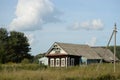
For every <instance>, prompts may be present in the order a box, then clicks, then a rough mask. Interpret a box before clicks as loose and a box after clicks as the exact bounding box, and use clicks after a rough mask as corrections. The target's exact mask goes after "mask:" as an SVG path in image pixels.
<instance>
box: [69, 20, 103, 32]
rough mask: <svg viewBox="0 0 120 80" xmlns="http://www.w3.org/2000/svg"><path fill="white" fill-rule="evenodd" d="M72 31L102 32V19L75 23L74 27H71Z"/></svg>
mask: <svg viewBox="0 0 120 80" xmlns="http://www.w3.org/2000/svg"><path fill="white" fill-rule="evenodd" d="M70 29H72V30H79V29H85V30H102V29H103V22H102V21H101V20H100V19H93V20H90V21H84V22H75V23H74V24H73V25H72V26H70Z"/></svg>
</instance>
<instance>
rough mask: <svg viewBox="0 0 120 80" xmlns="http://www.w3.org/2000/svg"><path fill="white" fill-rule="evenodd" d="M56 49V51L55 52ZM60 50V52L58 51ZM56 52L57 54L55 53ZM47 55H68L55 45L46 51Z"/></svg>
mask: <svg viewBox="0 0 120 80" xmlns="http://www.w3.org/2000/svg"><path fill="white" fill-rule="evenodd" d="M55 49H56V50H55ZM59 50H60V51H59ZM57 51H58V53H57ZM48 54H68V53H67V52H66V51H65V50H63V48H62V47H61V46H59V45H58V44H57V43H54V44H53V45H52V46H51V48H50V49H49V51H48Z"/></svg>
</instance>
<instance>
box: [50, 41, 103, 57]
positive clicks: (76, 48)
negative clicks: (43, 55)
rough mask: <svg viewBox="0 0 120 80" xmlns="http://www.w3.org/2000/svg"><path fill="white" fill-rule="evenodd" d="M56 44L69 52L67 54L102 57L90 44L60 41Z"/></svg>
mask: <svg viewBox="0 0 120 80" xmlns="http://www.w3.org/2000/svg"><path fill="white" fill-rule="evenodd" d="M54 44H57V45H59V46H60V47H61V48H62V49H63V50H64V51H65V52H66V53H67V55H76V56H83V57H86V58H87V59H101V57H100V56H99V55H98V54H97V53H96V52H95V51H94V50H92V48H91V47H89V46H88V45H79V44H70V43H59V42H55V43H54ZM54 44H53V45H54ZM51 48H52V47H51ZM49 51H50V50H49ZM49 51H48V54H49Z"/></svg>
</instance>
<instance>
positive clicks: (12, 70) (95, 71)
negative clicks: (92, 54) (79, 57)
mask: <svg viewBox="0 0 120 80" xmlns="http://www.w3.org/2000/svg"><path fill="white" fill-rule="evenodd" d="M98 65H99V66H98ZM0 80H120V64H118V63H117V64H116V72H115V73H114V72H113V64H108V63H106V64H91V65H82V66H75V67H68V68H50V67H46V66H42V65H39V64H0Z"/></svg>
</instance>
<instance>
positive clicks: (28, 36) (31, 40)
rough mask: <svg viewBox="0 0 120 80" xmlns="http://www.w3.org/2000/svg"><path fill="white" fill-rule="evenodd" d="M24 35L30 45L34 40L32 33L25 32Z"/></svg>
mask: <svg viewBox="0 0 120 80" xmlns="http://www.w3.org/2000/svg"><path fill="white" fill-rule="evenodd" d="M26 37H27V38H28V42H29V43H30V45H32V44H33V43H34V41H35V36H34V34H26Z"/></svg>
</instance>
